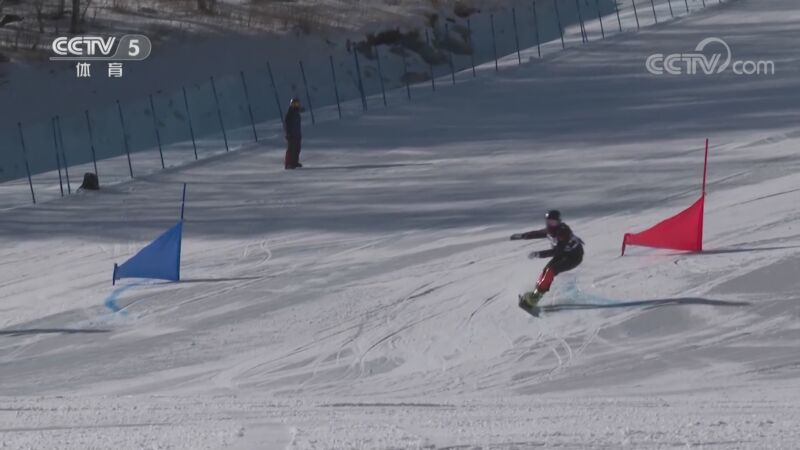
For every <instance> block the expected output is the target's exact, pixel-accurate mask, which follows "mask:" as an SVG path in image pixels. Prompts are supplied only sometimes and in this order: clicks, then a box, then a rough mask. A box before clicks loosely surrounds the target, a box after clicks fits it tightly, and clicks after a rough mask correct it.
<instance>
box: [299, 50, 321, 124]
mask: <svg viewBox="0 0 800 450" xmlns="http://www.w3.org/2000/svg"><path fill="white" fill-rule="evenodd" d="M300 74H301V75H303V87H304V88H305V89H306V102H307V103H308V109H309V111H311V124H312V125H314V124H315V123H317V120H316V119H315V118H314V105H312V104H311V92H310V91H309V90H308V81H307V80H306V69H305V68H304V67H303V61H300Z"/></svg>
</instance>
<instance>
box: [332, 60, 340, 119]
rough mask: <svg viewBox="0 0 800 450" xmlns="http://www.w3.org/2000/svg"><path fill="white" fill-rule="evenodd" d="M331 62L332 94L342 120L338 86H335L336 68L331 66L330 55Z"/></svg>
mask: <svg viewBox="0 0 800 450" xmlns="http://www.w3.org/2000/svg"><path fill="white" fill-rule="evenodd" d="M330 60H331V76H332V77H333V93H334V94H336V109H338V110H339V118H340V119H341V118H342V104H341V102H339V86H338V85H337V84H336V67H335V66H334V65H333V55H330Z"/></svg>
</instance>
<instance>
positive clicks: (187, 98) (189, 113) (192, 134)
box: [181, 86, 197, 161]
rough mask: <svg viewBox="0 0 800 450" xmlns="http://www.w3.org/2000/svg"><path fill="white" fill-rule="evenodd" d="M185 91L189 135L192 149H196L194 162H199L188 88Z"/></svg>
mask: <svg viewBox="0 0 800 450" xmlns="http://www.w3.org/2000/svg"><path fill="white" fill-rule="evenodd" d="M181 89H183V106H184V107H186V122H187V123H188V124H189V135H190V136H191V137H192V147H193V148H194V160H195V161H197V141H196V140H195V138H194V125H193V124H192V112H191V110H190V109H189V96H188V95H187V94H186V87H185V86H183V87H181Z"/></svg>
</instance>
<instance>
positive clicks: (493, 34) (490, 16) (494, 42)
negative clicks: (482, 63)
mask: <svg viewBox="0 0 800 450" xmlns="http://www.w3.org/2000/svg"><path fill="white" fill-rule="evenodd" d="M489 23H490V24H491V25H492V48H493V49H494V71H495V72H497V71H499V70H500V67H499V66H498V65H497V37H496V36H495V33H494V14H489Z"/></svg>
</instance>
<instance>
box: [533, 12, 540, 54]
mask: <svg viewBox="0 0 800 450" xmlns="http://www.w3.org/2000/svg"><path fill="white" fill-rule="evenodd" d="M533 32H534V34H535V35H536V53H537V54H538V55H539V58H541V57H542V43H541V42H540V41H539V16H538V15H537V14H536V0H533Z"/></svg>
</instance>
